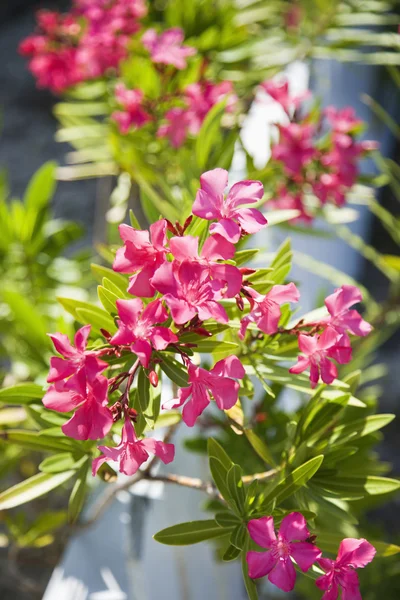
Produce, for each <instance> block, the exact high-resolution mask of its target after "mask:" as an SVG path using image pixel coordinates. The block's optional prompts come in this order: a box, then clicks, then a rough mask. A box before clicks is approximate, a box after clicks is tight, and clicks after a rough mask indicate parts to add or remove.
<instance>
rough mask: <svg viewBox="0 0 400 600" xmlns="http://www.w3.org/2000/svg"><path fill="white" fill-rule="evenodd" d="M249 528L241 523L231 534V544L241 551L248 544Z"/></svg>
mask: <svg viewBox="0 0 400 600" xmlns="http://www.w3.org/2000/svg"><path fill="white" fill-rule="evenodd" d="M246 534H247V527H246V525H245V524H244V523H241V524H240V525H238V526H237V527H235V529H234V530H233V531H232V533H231V537H230V542H231V544H232V546H235V547H236V548H237V549H238V550H241V549H242V548H243V546H244V544H245V542H246Z"/></svg>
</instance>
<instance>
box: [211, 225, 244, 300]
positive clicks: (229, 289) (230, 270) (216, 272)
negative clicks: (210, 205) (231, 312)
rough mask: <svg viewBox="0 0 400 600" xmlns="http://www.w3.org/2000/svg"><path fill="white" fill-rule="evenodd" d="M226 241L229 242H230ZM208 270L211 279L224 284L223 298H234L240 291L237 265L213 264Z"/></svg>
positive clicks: (239, 275)
mask: <svg viewBox="0 0 400 600" xmlns="http://www.w3.org/2000/svg"><path fill="white" fill-rule="evenodd" d="M211 237H217V236H211ZM218 237H220V236H218ZM209 239H210V238H209ZM226 243H227V244H229V243H230V242H226ZM210 272H211V276H212V278H213V279H215V280H217V281H221V282H222V283H223V285H224V286H226V291H225V292H224V297H225V298H234V296H236V295H237V294H238V293H239V292H240V290H241V287H242V281H243V277H242V274H241V272H240V271H239V269H238V268H237V267H235V266H234V265H225V264H214V265H212V267H211V268H210Z"/></svg>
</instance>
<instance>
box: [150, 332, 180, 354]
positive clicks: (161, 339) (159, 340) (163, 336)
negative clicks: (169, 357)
mask: <svg viewBox="0 0 400 600" xmlns="http://www.w3.org/2000/svg"><path fill="white" fill-rule="evenodd" d="M149 339H150V341H151V343H152V344H153V347H154V348H155V349H156V350H165V348H166V347H167V346H168V345H169V344H175V343H176V342H179V338H178V337H177V336H176V335H175V334H174V333H173V332H172V331H171V330H170V329H168V328H167V327H153V330H152V332H151V334H150V338H149Z"/></svg>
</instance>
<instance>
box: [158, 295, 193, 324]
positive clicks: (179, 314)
mask: <svg viewBox="0 0 400 600" xmlns="http://www.w3.org/2000/svg"><path fill="white" fill-rule="evenodd" d="M164 300H165V302H166V303H167V304H168V307H169V309H170V311H171V315H172V318H173V320H174V322H175V323H176V324H177V325H183V323H186V322H187V321H190V320H191V319H193V317H194V316H196V314H197V313H196V309H195V308H193V306H191V305H190V304H188V303H187V302H186V300H183V299H181V298H175V297H173V296H171V295H170V294H168V295H167V296H165V297H164Z"/></svg>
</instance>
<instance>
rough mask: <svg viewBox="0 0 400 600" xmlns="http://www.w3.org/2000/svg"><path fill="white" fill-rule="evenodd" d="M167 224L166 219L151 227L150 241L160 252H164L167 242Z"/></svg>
mask: <svg viewBox="0 0 400 600" xmlns="http://www.w3.org/2000/svg"><path fill="white" fill-rule="evenodd" d="M166 230H167V222H166V220H165V219H160V220H159V221H156V222H155V223H153V224H152V225H150V239H151V243H152V244H153V246H154V247H155V248H156V249H157V250H160V251H163V250H164V246H165V244H166V242H167V236H166Z"/></svg>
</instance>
